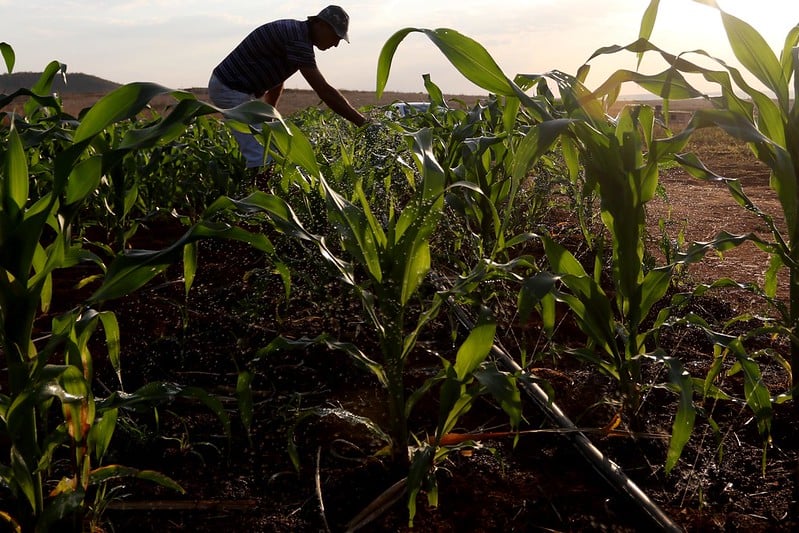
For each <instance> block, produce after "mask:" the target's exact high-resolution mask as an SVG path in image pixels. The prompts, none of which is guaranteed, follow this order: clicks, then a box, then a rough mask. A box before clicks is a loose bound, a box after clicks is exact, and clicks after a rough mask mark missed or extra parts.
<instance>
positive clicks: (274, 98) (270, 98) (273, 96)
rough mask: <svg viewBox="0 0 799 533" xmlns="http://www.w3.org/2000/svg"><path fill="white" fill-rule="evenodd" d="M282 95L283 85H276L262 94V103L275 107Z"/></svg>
mask: <svg viewBox="0 0 799 533" xmlns="http://www.w3.org/2000/svg"><path fill="white" fill-rule="evenodd" d="M282 94H283V84H282V83H281V84H280V85H276V86H275V87H272V88H271V89H269V90H268V91H266V94H264V102H266V103H267V104H269V105H271V106H272V107H277V102H278V100H280V95H282Z"/></svg>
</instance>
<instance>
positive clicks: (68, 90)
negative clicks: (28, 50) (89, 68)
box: [0, 72, 119, 95]
mask: <svg viewBox="0 0 799 533" xmlns="http://www.w3.org/2000/svg"><path fill="white" fill-rule="evenodd" d="M41 75H42V74H41V73H40V72H14V73H12V74H2V75H0V93H4V94H10V93H13V92H14V91H16V90H18V89H22V88H27V89H29V88H31V87H33V85H34V84H35V83H36V82H37V81H39V77H40V76H41ZM117 87H119V84H118V83H114V82H112V81H108V80H104V79H102V78H98V77H97V76H92V75H91V74H83V73H81V72H76V73H73V74H70V73H67V83H66V84H64V79H63V78H62V77H61V76H60V75H58V76H56V77H55V79H54V80H53V92H56V93H58V94H61V95H64V94H86V93H94V94H98V93H99V94H105V93H107V92H109V91H112V90H113V89H116V88H117Z"/></svg>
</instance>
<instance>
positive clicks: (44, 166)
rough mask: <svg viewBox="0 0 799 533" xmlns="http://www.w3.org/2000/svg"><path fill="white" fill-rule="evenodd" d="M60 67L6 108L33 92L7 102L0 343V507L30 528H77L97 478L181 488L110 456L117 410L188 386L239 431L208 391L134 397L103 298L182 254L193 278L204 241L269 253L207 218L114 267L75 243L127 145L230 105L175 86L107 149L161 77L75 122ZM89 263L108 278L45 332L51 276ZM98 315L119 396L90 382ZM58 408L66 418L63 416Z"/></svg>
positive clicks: (154, 387) (253, 116)
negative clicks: (38, 323)
mask: <svg viewBox="0 0 799 533" xmlns="http://www.w3.org/2000/svg"><path fill="white" fill-rule="evenodd" d="M0 52H2V54H3V57H4V59H5V61H6V65H7V67H8V69H9V70H11V68H13V50H12V49H11V48H10V46H8V45H5V43H4V44H3V45H2V46H0ZM63 70H64V67H63V66H62V65H61V64H60V63H57V62H53V63H51V64H50V65H48V67H47V68H46V69H45V72H44V74H43V75H42V77H41V79H40V81H39V82H38V83H37V84H36V86H35V87H34V88H33V89H30V90H29V89H21V90H19V91H17V92H15V93H14V94H11V95H0V107H5V106H13V104H14V101H15V100H16V99H18V98H21V97H27V98H28V100H27V102H26V103H25V104H24V105H23V106H22V109H23V111H24V117H22V116H20V115H17V114H16V113H14V112H13V111H12V112H9V113H7V114H6V118H7V120H4V121H3V122H2V123H1V124H2V126H0V136H1V137H2V144H0V271H1V274H0V340H1V341H2V353H3V355H4V359H5V362H6V365H7V369H8V370H7V376H6V382H7V391H8V392H7V394H3V395H2V396H0V432H2V435H3V437H4V440H7V442H9V448H8V452H9V455H8V458H7V459H6V460H3V462H2V463H0V479H2V482H3V485H4V486H5V487H7V488H8V490H9V491H10V493H11V495H12V496H13V497H14V498H15V505H14V508H13V509H9V511H10V512H8V513H4V514H2V515H0V517H2V518H3V519H4V520H6V521H8V522H10V523H11V524H12V525H14V526H15V527H18V528H19V527H22V528H25V529H26V530H27V529H32V528H34V527H36V528H37V529H38V530H48V529H51V528H55V527H63V528H69V527H75V528H77V527H79V526H80V520H81V515H82V513H83V512H84V507H83V502H84V498H85V497H86V494H87V491H88V490H89V488H90V487H95V486H97V485H102V484H105V483H108V482H110V481H113V480H115V479H118V478H120V477H131V476H132V477H140V478H144V479H150V480H152V481H155V482H157V483H160V484H163V485H165V486H168V487H171V488H174V489H177V490H182V489H181V488H180V487H179V486H178V485H177V484H176V483H175V482H174V481H172V480H170V479H169V478H166V477H165V476H163V475H161V474H158V473H156V472H149V471H139V470H136V469H132V468H127V467H124V466H121V465H103V463H102V461H103V457H104V455H105V452H106V450H107V449H108V446H109V442H110V440H111V437H112V435H113V432H114V428H115V425H116V420H117V415H118V412H119V409H131V408H135V407H137V406H143V405H152V404H153V403H155V402H159V401H167V400H169V399H171V398H175V397H176V396H187V397H191V398H194V399H198V400H200V401H202V402H204V403H205V404H206V405H208V406H209V407H210V408H211V409H213V410H214V412H216V414H217V415H218V416H219V418H220V420H221V421H222V423H223V425H224V426H225V428H226V431H227V432H229V422H228V419H227V414H226V413H225V412H224V410H223V409H222V407H221V404H220V403H219V402H218V400H216V399H214V398H212V397H210V396H209V395H207V394H205V393H204V392H203V391H201V390H197V389H191V388H183V387H179V386H175V385H168V384H160V383H151V384H149V385H147V386H145V387H144V388H142V389H140V390H139V391H135V392H133V393H124V389H123V388H122V387H123V386H122V375H121V365H120V348H119V345H120V337H121V335H120V331H119V328H118V326H117V322H116V319H115V316H114V315H113V314H111V313H109V312H106V311H98V310H97V307H99V306H100V305H102V303H103V302H104V301H106V300H108V299H111V298H116V297H119V296H124V295H126V294H129V293H130V292H132V291H133V290H136V289H137V288H139V287H141V286H142V285H143V284H145V283H146V282H147V281H149V280H150V279H152V277H153V276H155V275H156V274H157V273H158V272H161V271H163V270H164V269H165V268H166V267H167V266H168V265H169V264H171V263H173V262H176V261H178V260H180V259H181V258H183V257H184V255H185V257H186V259H187V261H186V262H185V267H186V280H187V287H188V284H189V283H190V280H191V279H192V278H193V273H194V268H196V261H195V260H194V255H193V248H192V246H191V245H192V243H193V242H195V241H196V240H198V239H201V238H207V237H219V236H228V237H233V238H244V239H246V240H247V241H248V242H252V243H253V244H254V245H256V246H259V247H261V248H262V249H264V250H266V251H269V250H270V245H269V242H268V240H266V239H265V238H264V237H261V238H254V237H253V236H251V235H249V234H245V233H243V232H241V231H240V230H237V229H236V228H231V227H229V226H225V225H219V224H216V225H212V224H208V223H201V224H198V225H196V226H195V227H193V228H192V229H190V230H188V231H187V233H186V235H184V237H183V238H182V239H181V240H179V241H178V242H177V243H175V244H174V245H173V246H171V247H168V248H167V249H165V250H157V251H131V252H127V253H125V254H123V255H120V256H118V257H116V258H113V261H110V265H108V264H106V262H105V261H104V260H103V259H102V258H101V257H99V256H98V255H96V254H93V253H91V252H89V251H88V250H86V249H84V248H83V247H82V245H81V243H80V242H79V241H76V240H74V239H73V237H72V235H73V230H76V233H79V232H80V229H81V228H80V227H78V226H77V225H76V224H77V223H76V219H77V215H78V213H79V212H80V211H81V208H82V207H83V206H84V205H85V204H86V202H88V201H90V199H91V198H92V195H93V194H94V193H95V191H96V190H97V188H98V186H99V184H100V182H101V180H102V177H103V174H104V172H105V171H109V172H111V171H113V170H114V169H116V168H117V166H116V164H115V163H116V162H118V161H120V160H122V159H123V158H124V157H125V154H127V153H130V152H134V151H136V150H138V149H141V148H145V147H148V146H153V145H156V144H158V143H159V142H169V141H170V140H171V139H174V138H175V137H176V136H178V135H179V134H180V133H181V132H182V131H183V130H185V128H186V126H187V124H188V123H189V122H191V120H193V118H194V117H197V116H202V115H207V114H210V113H215V112H219V111H221V110H219V109H216V108H213V107H211V106H208V105H207V104H203V103H201V102H198V101H196V99H194V98H193V97H190V98H189V97H188V95H181V94H177V96H178V98H179V99H180V98H181V97H185V98H184V99H182V100H180V102H179V103H178V105H177V106H176V108H175V110H174V111H173V112H172V113H171V114H170V115H169V116H167V117H165V118H164V119H163V120H161V121H159V122H157V123H155V124H149V125H148V126H147V127H145V128H141V129H135V128H134V129H130V130H128V131H127V132H126V133H125V135H124V136H123V137H122V138H121V139H120V140H119V143H118V144H115V145H113V146H110V147H109V145H107V144H105V143H103V142H100V141H98V137H99V136H101V135H102V134H103V132H104V131H106V129H107V128H109V126H111V125H113V124H116V123H118V122H120V121H125V120H127V119H129V118H131V117H133V116H135V115H136V114H137V113H139V112H140V111H141V110H142V108H143V106H144V105H146V103H147V102H148V101H150V100H151V99H152V98H153V97H154V96H155V95H158V94H163V93H171V92H172V91H171V90H168V89H166V88H164V87H160V86H157V85H154V84H131V85H128V86H123V87H121V88H120V89H118V90H116V91H114V92H112V93H110V94H109V95H107V96H106V97H104V98H103V99H101V100H100V101H99V102H98V103H97V104H95V105H94V106H93V107H92V108H91V109H89V110H88V111H87V112H86V113H85V114H82V116H81V119H80V120H79V121H76V120H74V119H73V118H72V117H67V116H65V115H63V114H62V113H61V110H60V103H59V101H58V99H57V98H54V97H52V96H47V93H49V87H50V84H51V82H52V80H53V78H54V76H55V75H57V74H58V73H59V72H63ZM224 113H225V114H226V115H227V116H229V117H231V118H233V119H234V120H240V121H244V122H246V123H255V122H260V121H263V120H264V119H265V118H272V117H274V116H275V115H274V111H273V110H271V108H268V107H267V106H263V107H259V108H258V109H256V110H252V109H248V108H244V109H238V110H231V111H228V110H225V111H224ZM82 261H83V262H88V263H90V264H94V265H96V266H97V268H98V270H99V271H100V274H99V277H102V280H103V283H102V284H101V285H100V287H99V288H98V289H97V290H96V291H95V292H94V294H93V295H92V296H91V297H90V298H89V299H88V300H87V301H85V302H81V303H78V304H77V305H76V307H74V308H73V309H71V310H69V311H67V312H65V313H63V314H61V315H59V316H58V317H56V318H55V319H54V320H53V323H52V327H51V328H50V331H49V332H46V334H42V335H41V336H40V338H39V339H35V338H34V321H35V319H36V317H37V314H38V312H39V309H41V310H43V311H46V310H48V309H49V307H50V306H51V299H52V283H53V282H52V276H53V272H54V271H56V270H57V269H67V268H70V267H71V266H74V265H76V264H77V263H79V262H82ZM99 325H102V327H103V329H104V330H105V335H106V345H107V346H108V354H107V355H108V357H109V358H110V360H111V362H112V364H113V366H114V368H115V369H116V370H117V375H118V377H119V387H120V393H114V394H112V395H111V396H110V397H108V398H104V399H102V398H96V397H95V396H94V394H93V392H92V384H93V354H91V353H90V351H89V340H90V339H91V338H92V336H93V335H94V333H95V332H96V330H97V328H98V326H99ZM37 336H39V332H38V331H37ZM57 404H60V407H61V409H60V412H61V415H60V417H59V416H56V417H55V419H53V418H51V416H52V415H53V413H54V412H55V410H56V409H55V407H56V405H57ZM48 420H50V423H47V421H48ZM52 422H56V423H55V424H52ZM64 447H66V448H68V449H69V450H70V454H69V457H70V461H69V464H70V467H69V468H68V469H67V470H66V471H64V472H59V474H63V477H62V478H61V481H60V482H59V483H58V484H57V486H56V488H55V490H53V491H52V492H51V493H50V494H49V495H47V494H45V492H44V487H45V483H46V481H47V480H48V476H51V475H53V474H54V467H55V465H56V464H57V461H56V460H57V458H58V455H57V454H58V453H60V450H61V449H62V448H64ZM76 521H77V524H76V523H75V522H76Z"/></svg>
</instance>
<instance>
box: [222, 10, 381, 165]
mask: <svg viewBox="0 0 799 533" xmlns="http://www.w3.org/2000/svg"><path fill="white" fill-rule="evenodd" d="M348 28H349V16H348V15H347V13H346V12H344V10H343V9H342V8H341V7H339V6H332V5H331V6H327V7H326V8H324V9H323V10H322V11H320V12H319V14H318V15H311V16H309V17H308V19H307V20H304V21H303V20H291V19H284V20H276V21H274V22H269V23H267V24H264V25H262V26H260V27H258V28H256V29H255V30H253V31H252V33H250V34H249V35H248V36H247V37H245V39H244V40H243V41H242V42H241V43H240V44H239V45H238V46H237V47H236V48H234V49H233V51H232V52H230V54H228V56H227V57H226V58H225V59H223V60H222V62H221V63H219V65H217V67H216V68H215V69H214V71H213V74H212V75H211V79H210V81H209V82H208V95H209V97H210V98H211V101H212V102H213V103H214V104H215V105H216V106H218V107H222V108H231V107H235V106H237V105H239V104H242V103H244V102H247V101H250V100H254V99H256V98H263V99H264V101H265V102H266V103H268V104H270V105H272V106H277V103H278V100H280V95H281V94H282V93H283V83H284V82H285V81H286V80H287V79H288V78H289V77H290V76H291V75H292V74H294V73H295V72H297V71H298V70H299V71H300V73H301V74H302V75H303V77H304V78H305V79H306V81H307V82H308V83H309V84H310V86H311V87H312V88H313V90H314V91H316V94H318V95H319V97H320V98H321V99H322V101H323V102H324V103H325V104H327V106H328V107H329V108H330V109H332V110H333V111H335V112H336V113H338V114H339V115H341V116H342V117H344V118H346V119H347V120H349V121H350V122H352V123H353V124H355V125H356V126H362V125H364V124H365V123H366V122H367V119H366V117H364V116H363V115H362V114H361V113H360V112H359V111H358V110H357V109H355V108H354V107H352V105H351V104H350V103H349V102H348V101H347V99H346V98H345V97H344V95H342V94H341V92H339V91H338V90H337V89H336V88H334V87H333V86H331V85H330V84H329V83H328V82H327V81H326V80H325V78H324V76H322V73H321V72H320V71H319V69H318V68H317V66H316V59H315V57H314V46H315V47H316V48H318V49H319V50H327V49H328V48H332V47H336V46H338V44H339V42H340V41H341V40H342V39H344V40H345V41H347V42H349V37H348V35H347V31H348ZM233 135H234V136H235V137H236V140H237V141H238V143H239V146H240V148H241V152H242V154H243V155H244V158H245V159H246V161H247V168H254V169H257V168H258V167H260V166H262V165H263V164H264V149H263V146H262V145H261V144H260V143H259V142H258V141H257V140H256V139H255V137H253V136H252V135H248V134H245V133H240V132H237V131H234V132H233Z"/></svg>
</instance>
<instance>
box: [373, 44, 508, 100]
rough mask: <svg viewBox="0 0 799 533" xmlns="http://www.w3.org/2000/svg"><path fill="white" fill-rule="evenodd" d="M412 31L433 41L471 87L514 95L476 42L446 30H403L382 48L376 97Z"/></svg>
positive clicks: (493, 62)
mask: <svg viewBox="0 0 799 533" xmlns="http://www.w3.org/2000/svg"><path fill="white" fill-rule="evenodd" d="M412 32H420V33H423V34H425V35H427V37H428V38H429V39H430V40H431V41H433V43H434V44H435V45H436V46H437V47H438V48H439V50H441V52H442V53H443V54H444V55H445V56H446V57H447V59H449V61H450V63H452V65H453V66H454V67H455V68H456V69H457V70H458V71H459V72H460V73H461V74H463V75H464V77H466V79H468V80H469V81H471V82H472V83H474V84H475V85H477V86H478V87H481V88H483V89H485V90H487V91H490V92H492V93H495V94H498V95H503V96H515V95H516V94H517V91H516V88H515V86H514V84H513V82H512V81H510V80H509V79H508V78H507V76H505V74H504V73H503V72H502V69H500V68H499V65H497V63H496V62H495V61H494V58H492V57H491V55H490V54H489V53H488V52H487V51H486V49H485V48H483V46H482V45H481V44H480V43H478V42H477V41H475V40H473V39H471V38H469V37H467V36H465V35H462V34H460V33H458V32H457V31H455V30H451V29H448V28H439V29H436V30H428V29H422V28H404V29H402V30H400V31H398V32H396V33H395V34H394V35H392V36H391V37H390V38H389V40H388V41H386V43H385V44H384V45H383V48H382V50H381V51H380V57H379V59H378V67H377V97H378V98H379V97H380V95H382V93H383V90H384V89H385V86H386V83H387V82H388V74H389V71H390V67H391V60H392V58H393V56H394V53H395V52H396V50H397V47H398V46H399V43H400V42H401V41H402V40H403V39H404V38H405V37H406V36H407V35H408V34H409V33H412Z"/></svg>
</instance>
